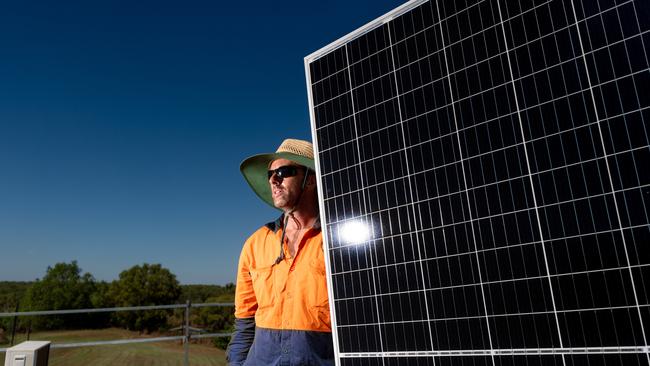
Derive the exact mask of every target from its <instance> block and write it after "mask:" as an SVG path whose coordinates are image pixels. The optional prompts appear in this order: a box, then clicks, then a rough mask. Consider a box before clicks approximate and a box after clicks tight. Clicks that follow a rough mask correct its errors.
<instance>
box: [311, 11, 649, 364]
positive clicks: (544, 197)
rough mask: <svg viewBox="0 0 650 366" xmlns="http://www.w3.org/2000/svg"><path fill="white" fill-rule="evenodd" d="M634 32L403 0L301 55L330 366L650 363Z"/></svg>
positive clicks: (640, 49)
mask: <svg viewBox="0 0 650 366" xmlns="http://www.w3.org/2000/svg"><path fill="white" fill-rule="evenodd" d="M649 41H650V4H649V3H648V2H647V1H639V0H597V1H594V0H591V1H587V0H585V1H581V0H539V1H536V0H530V1H525V2H506V1H497V0H482V1H438V2H430V1H414V2H409V3H407V4H404V5H403V6H401V7H399V8H398V9H396V10H395V11H393V12H391V13H389V14H387V15H385V16H383V17H380V18H378V19H377V20H375V21H373V22H371V23H369V24H368V25H366V26H364V27H362V28H360V29H359V30H357V31H355V32H353V33H351V34H350V35H348V36H346V37H343V38H342V39H340V40H338V41H336V42H334V43H332V44H331V45H329V46H326V47H325V48H323V49H321V50H319V51H317V52H315V53H313V54H312V55H309V56H307V57H306V58H305V70H306V74H307V86H308V96H309V105H310V117H311V120H312V131H313V137H314V138H313V139H314V143H315V149H316V160H317V174H318V177H319V180H320V181H319V200H320V201H321V213H322V223H323V225H324V229H325V230H324V234H325V235H324V237H325V244H326V245H325V250H326V252H327V255H328V259H329V260H328V261H327V265H326V267H327V271H328V288H329V290H330V300H331V301H330V303H331V306H332V309H331V310H332V321H333V332H334V339H335V352H336V355H337V361H336V362H337V364H339V365H376V364H382V365H398V364H399V365H467V364H472V365H520V364H526V365H583V364H584V365H648V364H650V358H649V347H648V342H647V339H648V332H649V329H648V321H649V320H650V299H649V297H650V288H649V286H648V283H647V282H648V280H647V278H649V277H650V276H649V274H650V249H649V248H648V247H649V246H648V243H650V219H649V215H648V200H649V199H650V198H649V197H650V172H649V171H648V169H647V168H645V167H646V166H648V162H650V143H649V140H650V134H649V133H648V131H649V129H650V127H649V126H648V124H649V123H650V122H648V121H650V119H649V118H650V90H648V89H649V88H648V86H649V85H650V65H649V62H648V50H647V47H646V45H647V44H648V42H649ZM644 168H645V169H644Z"/></svg>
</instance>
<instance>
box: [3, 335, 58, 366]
mask: <svg viewBox="0 0 650 366" xmlns="http://www.w3.org/2000/svg"><path fill="white" fill-rule="evenodd" d="M49 358H50V342H49V341H27V342H23V343H21V344H17V345H15V346H13V347H11V348H9V349H7V353H5V366H47V363H48V360H49Z"/></svg>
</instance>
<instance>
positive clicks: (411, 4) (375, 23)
mask: <svg viewBox="0 0 650 366" xmlns="http://www.w3.org/2000/svg"><path fill="white" fill-rule="evenodd" d="M427 1H429V0H410V1H408V2H406V3H404V4H402V5H400V6H399V7H397V8H395V9H393V10H391V11H390V12H388V13H386V14H384V15H382V16H380V17H378V18H376V19H375V20H372V21H370V22H369V23H367V24H366V25H364V26H361V27H359V28H357V29H356V30H354V31H352V32H350V33H348V34H347V35H345V36H343V37H341V38H339V39H337V40H335V41H334V42H332V43H330V44H328V45H326V46H325V47H323V48H321V49H319V50H317V51H315V52H313V53H311V54H309V55H307V56H306V57H305V58H304V67H305V81H306V84H307V102H308V105H309V120H310V125H311V134H312V143H313V145H314V152H318V151H319V149H318V139H317V131H316V116H315V113H314V99H313V94H312V81H311V72H310V70H309V66H310V65H311V63H312V62H314V61H315V60H317V59H319V58H320V57H322V56H324V55H326V54H328V53H329V52H332V51H334V50H336V49H337V48H339V47H341V46H342V45H345V44H346V43H348V42H350V41H352V40H354V39H356V38H358V37H360V36H362V35H364V34H366V33H368V32H370V31H372V30H374V29H376V28H378V27H380V26H382V25H384V24H386V23H388V22H390V21H391V20H393V19H395V18H396V17H398V16H400V15H402V14H404V13H406V12H408V11H410V10H412V9H414V8H416V7H418V6H420V5H421V4H423V3H425V2H427ZM314 161H315V164H314V165H315V166H314V168H315V170H316V177H317V178H318V179H317V180H316V188H317V194H318V202H319V214H320V222H321V230H322V235H323V251H324V253H323V254H324V256H325V272H326V281H327V292H328V296H329V299H331V300H332V301H329V308H330V309H329V310H330V321H331V326H332V341H333V349H334V363H335V365H336V366H340V365H341V360H340V359H341V356H340V350H339V342H338V340H339V337H338V327H337V317H336V312H335V306H334V301H333V299H334V286H333V283H332V269H331V267H330V255H329V253H330V245H329V240H330V238H329V234H328V230H327V218H326V216H325V207H324V205H320V203H321V202H324V195H323V187H322V186H321V178H322V175H321V171H320V156H319V154H318V153H315V154H314Z"/></svg>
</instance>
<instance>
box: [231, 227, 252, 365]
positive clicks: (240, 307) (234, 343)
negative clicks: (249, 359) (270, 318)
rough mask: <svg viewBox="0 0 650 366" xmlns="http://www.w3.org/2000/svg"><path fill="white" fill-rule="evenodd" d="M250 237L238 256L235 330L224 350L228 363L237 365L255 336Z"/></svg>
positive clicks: (241, 361) (244, 357)
mask: <svg viewBox="0 0 650 366" xmlns="http://www.w3.org/2000/svg"><path fill="white" fill-rule="evenodd" d="M250 241H251V239H249V240H247V241H246V243H245V244H244V247H243V249H242V252H241V255H240V256H239V265H238V266H237V287H236V288H235V331H234V332H233V335H232V337H231V338H230V343H229V344H228V348H227V350H226V360H228V365H230V366H237V365H241V364H243V363H244V361H246V356H247V355H248V350H249V349H250V348H251V345H252V344H253V340H254V338H255V312H256V310H257V299H256V298H255V291H254V290H253V280H252V278H251V274H250V264H251V259H252V256H251V254H252V253H251V246H250Z"/></svg>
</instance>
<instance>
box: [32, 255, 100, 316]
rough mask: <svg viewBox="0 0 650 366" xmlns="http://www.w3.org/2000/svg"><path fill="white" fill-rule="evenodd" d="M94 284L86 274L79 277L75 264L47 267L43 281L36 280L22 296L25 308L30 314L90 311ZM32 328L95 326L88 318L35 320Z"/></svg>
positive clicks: (88, 274) (58, 264) (79, 271)
mask: <svg viewBox="0 0 650 366" xmlns="http://www.w3.org/2000/svg"><path fill="white" fill-rule="evenodd" d="M95 289H96V283H95V279H94V277H93V276H92V275H91V274H90V273H84V274H82V273H81V268H79V265H77V261H72V262H71V263H57V264H55V265H54V267H49V266H48V267H47V271H46V273H45V277H43V279H42V280H37V281H36V282H34V284H33V285H32V286H31V287H30V288H29V289H28V290H27V293H26V295H25V300H26V301H25V302H26V304H25V305H26V308H28V309H30V310H64V309H84V308H91V307H93V304H92V301H91V296H92V295H93V293H94V292H95ZM32 325H33V327H34V328H45V329H58V328H78V327H88V326H94V325H96V317H95V316H94V315H92V314H75V315H65V316H47V317H35V318H34V319H32Z"/></svg>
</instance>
